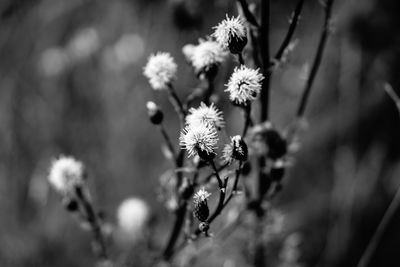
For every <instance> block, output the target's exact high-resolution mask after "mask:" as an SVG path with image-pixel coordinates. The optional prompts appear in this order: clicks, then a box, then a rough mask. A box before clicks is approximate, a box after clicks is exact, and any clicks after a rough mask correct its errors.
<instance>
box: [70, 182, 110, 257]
mask: <svg viewBox="0 0 400 267" xmlns="http://www.w3.org/2000/svg"><path fill="white" fill-rule="evenodd" d="M75 192H76V196H77V197H78V199H79V200H80V201H81V203H82V206H83V209H84V211H85V215H86V220H87V221H88V223H89V224H90V226H91V229H92V232H93V236H94V241H95V242H96V243H97V245H98V246H99V248H100V250H99V251H98V257H99V259H100V260H107V259H108V255H107V246H106V242H105V239H104V236H103V233H102V231H101V225H100V222H99V218H98V216H97V214H96V212H95V211H94V209H93V206H92V204H91V203H90V202H89V200H88V199H87V198H86V196H85V194H84V193H83V191H82V188H81V187H76V188H75Z"/></svg>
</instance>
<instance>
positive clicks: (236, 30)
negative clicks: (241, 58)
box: [213, 15, 247, 54]
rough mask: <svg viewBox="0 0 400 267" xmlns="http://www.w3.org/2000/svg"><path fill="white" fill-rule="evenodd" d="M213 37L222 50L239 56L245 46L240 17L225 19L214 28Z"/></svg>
mask: <svg viewBox="0 0 400 267" xmlns="http://www.w3.org/2000/svg"><path fill="white" fill-rule="evenodd" d="M214 29H215V31H214V33H213V36H214V37H215V39H216V40H217V42H218V43H219V44H220V45H221V46H222V47H223V48H224V49H229V50H230V51H231V53H232V54H239V53H241V52H242V50H243V48H244V47H245V46H246V44H247V36H246V27H245V25H244V22H243V20H242V19H241V17H240V16H238V17H236V18H235V17H232V18H229V17H228V15H226V18H225V19H224V20H223V21H222V22H220V23H219V24H218V25H217V26H215V27H214Z"/></svg>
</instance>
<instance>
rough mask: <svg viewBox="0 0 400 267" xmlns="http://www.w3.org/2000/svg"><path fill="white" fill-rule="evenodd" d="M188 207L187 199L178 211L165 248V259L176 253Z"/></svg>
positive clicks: (167, 259)
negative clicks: (176, 245)
mask: <svg viewBox="0 0 400 267" xmlns="http://www.w3.org/2000/svg"><path fill="white" fill-rule="evenodd" d="M186 209H187V201H186V200H185V201H184V202H183V203H182V204H181V205H180V206H179V208H178V210H177V211H176V217H175V223H174V226H173V228H172V232H171V235H170V237H169V239H168V243H167V246H166V247H165V249H164V253H163V259H164V260H166V261H169V260H170V259H171V257H172V256H173V255H174V246H175V243H176V241H178V238H179V235H180V233H181V229H182V227H183V224H184V222H185V217H186Z"/></svg>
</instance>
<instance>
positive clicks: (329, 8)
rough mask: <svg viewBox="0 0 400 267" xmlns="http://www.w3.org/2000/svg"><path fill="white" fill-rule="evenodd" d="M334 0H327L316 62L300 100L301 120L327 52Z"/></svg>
mask: <svg viewBox="0 0 400 267" xmlns="http://www.w3.org/2000/svg"><path fill="white" fill-rule="evenodd" d="M333 2H334V0H327V1H326V3H325V5H324V10H325V19H324V25H323V27H322V31H321V37H320V40H319V44H318V48H317V52H316V54H315V58H314V62H313V64H312V68H311V71H310V74H309V76H308V79H307V82H306V85H305V88H304V91H303V95H302V97H301V100H300V104H299V106H298V109H297V118H301V117H303V115H304V112H305V109H306V106H307V101H308V98H309V95H310V92H311V88H312V85H313V82H314V79H315V76H316V75H317V72H318V69H319V66H320V64H321V60H322V56H323V53H324V50H325V46H326V41H327V39H328V35H329V33H330V29H329V28H330V22H331V16H332V6H333Z"/></svg>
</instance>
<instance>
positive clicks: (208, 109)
mask: <svg viewBox="0 0 400 267" xmlns="http://www.w3.org/2000/svg"><path fill="white" fill-rule="evenodd" d="M186 124H187V125H192V124H193V125H196V124H206V125H208V126H213V127H216V128H217V129H219V128H222V127H224V125H225V122H224V118H223V116H222V111H219V110H218V109H217V108H216V107H215V105H214V103H211V105H210V106H207V105H206V104H204V103H203V102H201V103H200V106H199V107H198V108H191V109H189V114H188V115H187V117H186Z"/></svg>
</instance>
